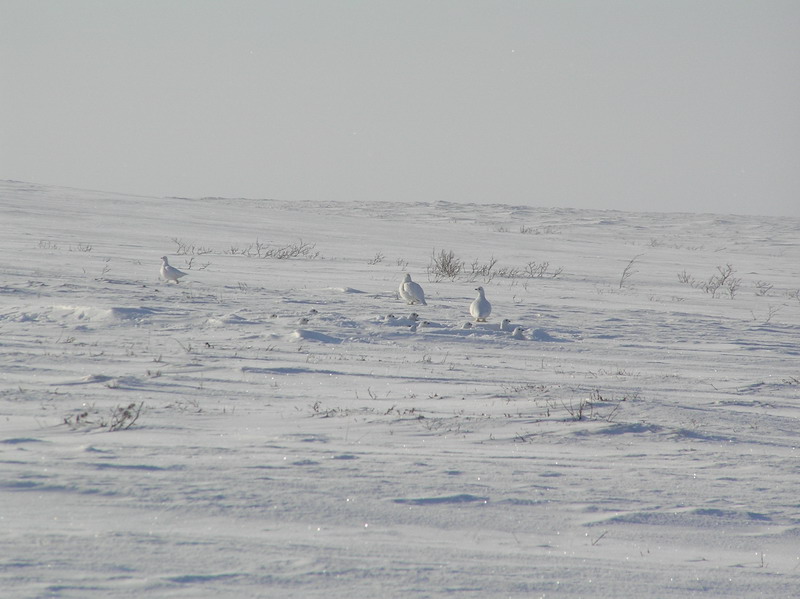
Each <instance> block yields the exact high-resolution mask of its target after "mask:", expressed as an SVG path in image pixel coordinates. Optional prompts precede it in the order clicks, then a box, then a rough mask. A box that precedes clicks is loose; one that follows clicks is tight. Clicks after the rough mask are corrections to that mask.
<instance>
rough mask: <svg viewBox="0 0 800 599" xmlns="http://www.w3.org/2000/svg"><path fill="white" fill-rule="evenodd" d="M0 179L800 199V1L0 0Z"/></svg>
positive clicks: (610, 198) (750, 204) (518, 196)
mask: <svg viewBox="0 0 800 599" xmlns="http://www.w3.org/2000/svg"><path fill="white" fill-rule="evenodd" d="M0 51H1V52H2V60H0V78H1V79H2V86H1V87H0V89H2V91H0V178H2V179H18V180H24V181H32V182H38V183H50V184H58V185H67V186H71V187H81V188H91V189H102V190H108V191H119V192H127V193H134V194H147V195H157V196H166V195H177V196H190V197H195V196H226V197H253V198H277V199H284V200H294V199H296V200H390V201H436V200H448V201H465V202H479V203H510V204H529V205H538V206H563V207H573V208H604V209H620V210H637V211H653V210H655V211H692V212H701V211H713V212H732V213H752V214H776V215H792V216H800V1H798V0H752V1H744V0H552V1H537V0H527V1H511V0H491V1H489V0H486V1H474V0H473V1H470V0H419V1H418V0H394V1H380V0H363V1H355V0H353V1H345V0H316V1H310V0H291V1H290V0H285V1H262V0H219V1H209V0H128V1H123V0H117V1H115V0H94V1H92V0H61V1H56V0H50V1H46V0H0Z"/></svg>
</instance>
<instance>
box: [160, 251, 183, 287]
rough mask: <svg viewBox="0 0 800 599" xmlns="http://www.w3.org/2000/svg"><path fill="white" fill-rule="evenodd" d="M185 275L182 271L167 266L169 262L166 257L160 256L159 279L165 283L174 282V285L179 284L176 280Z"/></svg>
mask: <svg viewBox="0 0 800 599" xmlns="http://www.w3.org/2000/svg"><path fill="white" fill-rule="evenodd" d="M185 276H186V273H185V272H183V271H180V270H178V269H177V268H175V267H174V266H170V265H169V260H167V257H166V256H161V278H162V279H164V280H165V281H175V282H176V283H180V281H178V279H180V278H181V277H185Z"/></svg>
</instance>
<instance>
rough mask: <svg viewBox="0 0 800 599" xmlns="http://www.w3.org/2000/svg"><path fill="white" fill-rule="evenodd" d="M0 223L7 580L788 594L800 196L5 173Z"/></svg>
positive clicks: (300, 588) (279, 593) (2, 567)
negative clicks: (611, 199) (167, 263)
mask: <svg viewBox="0 0 800 599" xmlns="http://www.w3.org/2000/svg"><path fill="white" fill-rule="evenodd" d="M164 213H180V214H182V215H183V216H182V218H181V219H180V221H179V222H176V221H169V222H165V221H164V220H163V219H161V218H159V217H158V215H160V214H164ZM408 214H413V218H410V217H408V216H406V215H408ZM0 222H2V223H3V236H2V238H1V239H0V244H2V247H1V248H0V249H2V254H1V255H2V257H0V366H1V367H0V521H2V524H3V525H2V528H0V531H1V532H0V555H2V557H1V558H0V588H2V589H3V591H2V594H3V596H4V597H6V596H7V597H48V596H54V597H75V598H78V597H80V598H86V597H98V598H99V597H103V598H107V597H142V596H152V597H159V596H174V597H194V598H197V597H215V598H217V597H246V596H252V597H256V596H261V597H304V598H307V597H325V598H332V597H379V596H380V597H445V596H447V597H452V596H458V597H475V598H477V597H480V598H486V597H568V598H569V597H575V598H577V597H608V598H612V597H613V598H620V597H631V598H633V597H637V598H638V597H699V596H703V597H719V598H723V597H724V598H729V597H756V596H763V597H790V596H794V595H796V593H797V589H798V588H800V510H799V509H798V507H800V500H799V499H798V498H800V482H799V481H798V476H797V463H798V458H800V450H799V449H798V431H800V419H799V418H798V417H800V403H799V402H800V362H798V354H799V353H800V350H799V349H798V343H799V342H800V221H798V220H796V219H794V220H793V219H787V218H783V219H774V218H754V217H746V218H744V217H737V216H721V215H685V214H658V215H655V214H638V213H622V212H604V211H572V210H561V209H544V208H530V207H519V206H504V205H500V204H497V205H491V206H477V205H461V204H453V203H432V204H426V203H417V204H415V205H414V209H413V210H408V209H407V207H405V206H401V205H397V204H384V203H378V202H376V203H374V204H369V205H365V204H335V203H333V204H332V203H328V202H319V203H315V202H305V203H304V202H299V203H288V202H280V201H271V200H242V199H236V200H233V199H232V200H226V199H219V198H213V199H194V200H190V199H178V198H166V199H158V198H146V197H132V196H124V195H114V194H105V193H98V192H88V191H81V190H73V189H63V188H57V187H46V186H39V185H33V184H22V183H15V182H0ZM398 230H402V232H403V233H402V235H401V236H398V235H397V231H398ZM301 232H302V238H301V236H300V233H301ZM354 240H357V243H356V242H355V241H354ZM409 248H413V249H409ZM442 248H444V249H445V250H447V251H448V252H449V251H452V252H453V256H454V257H455V258H457V259H459V260H461V262H460V265H461V267H462V268H461V269H460V271H458V272H456V273H455V274H453V276H446V277H445V276H440V275H439V274H437V273H436V272H434V270H433V269H432V268H431V261H432V256H434V255H435V252H436V251H438V250H441V249H442ZM166 254H169V255H170V256H171V262H172V263H174V265H175V268H178V269H180V270H181V271H183V272H187V273H189V274H190V276H188V277H186V278H185V279H184V280H183V282H182V283H181V284H180V285H175V284H173V283H172V282H168V281H164V280H162V279H161V278H160V277H159V272H158V271H157V269H155V267H154V265H157V264H158V260H159V257H160V256H162V255H166ZM407 271H411V272H414V273H420V274H419V275H418V276H416V277H415V278H417V279H418V280H419V281H420V283H421V284H423V285H424V287H425V303H426V304H427V305H420V306H415V307H414V308H413V309H415V310H417V309H418V313H414V314H410V313H407V312H410V310H411V307H409V306H407V305H406V303H405V302H402V301H398V297H397V296H398V288H397V284H398V281H399V280H401V279H402V277H403V275H404V273H405V272H407ZM426 273H427V275H428V276H427V277H426ZM478 286H480V287H482V288H483V289H485V291H486V295H487V296H489V297H490V298H491V302H492V305H493V307H494V312H493V313H494V314H495V315H496V318H493V319H490V321H489V322H469V314H467V307H468V306H469V305H470V302H471V301H472V300H473V299H474V297H475V291H474V290H475V288H476V287H478ZM502 320H508V321H509V324H507V325H505V326H503V325H502V324H501V321H502ZM510 323H513V327H514V329H515V328H516V327H520V329H521V330H524V334H523V333H521V338H516V339H515V338H514V337H513V335H512V333H511V332H510V331H513V330H514V329H509V326H510ZM467 324H469V325H470V326H466V325H467Z"/></svg>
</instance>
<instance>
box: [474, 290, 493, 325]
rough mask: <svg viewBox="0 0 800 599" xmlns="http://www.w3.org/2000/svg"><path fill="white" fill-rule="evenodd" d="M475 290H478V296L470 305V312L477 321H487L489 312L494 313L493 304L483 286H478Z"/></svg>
mask: <svg viewBox="0 0 800 599" xmlns="http://www.w3.org/2000/svg"><path fill="white" fill-rule="evenodd" d="M475 291H477V292H478V297H476V298H475V299H474V300H473V302H472V303H471V304H470V305H469V313H470V314H472V317H473V318H474V319H475V321H476V322H486V319H487V318H488V317H489V314H491V313H492V304H490V303H489V300H487V299H486V295H485V294H484V292H483V287H476V288H475Z"/></svg>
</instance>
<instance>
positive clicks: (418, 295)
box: [398, 273, 428, 306]
mask: <svg viewBox="0 0 800 599" xmlns="http://www.w3.org/2000/svg"><path fill="white" fill-rule="evenodd" d="M398 292H399V293H400V297H401V298H402V299H404V300H406V302H407V303H409V304H422V305H423V306H427V305H428V304H426V303H425V292H424V291H423V290H422V287H420V286H419V284H418V283H415V282H414V281H412V280H411V275H410V274H408V273H406V276H405V278H404V279H403V282H402V283H400V288H399V289H398Z"/></svg>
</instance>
